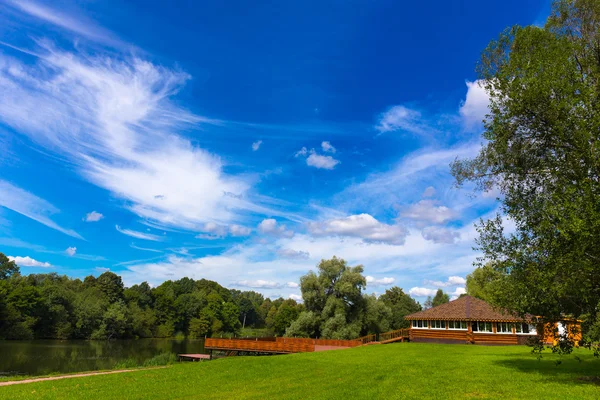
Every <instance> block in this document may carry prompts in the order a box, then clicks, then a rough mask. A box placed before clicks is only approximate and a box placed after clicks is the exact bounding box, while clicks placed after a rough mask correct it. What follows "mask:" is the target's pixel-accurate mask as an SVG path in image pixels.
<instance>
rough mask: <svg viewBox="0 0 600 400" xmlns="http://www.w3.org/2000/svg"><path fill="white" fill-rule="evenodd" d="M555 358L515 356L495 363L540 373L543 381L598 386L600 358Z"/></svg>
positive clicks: (599, 383)
mask: <svg viewBox="0 0 600 400" xmlns="http://www.w3.org/2000/svg"><path fill="white" fill-rule="evenodd" d="M560 361H561V362H560V363H558V364H557V363H556V361H555V360H548V359H541V360H538V359H535V358H529V359H527V358H515V359H510V360H498V361H495V362H494V363H495V364H496V365H499V366H502V367H506V368H511V369H514V370H516V371H519V372H524V373H529V374H541V375H542V377H543V378H542V379H543V380H544V381H551V382H558V383H562V384H569V385H589V384H592V385H598V386H600V360H585V361H581V362H579V361H578V360H576V359H574V358H568V359H562V360H560Z"/></svg>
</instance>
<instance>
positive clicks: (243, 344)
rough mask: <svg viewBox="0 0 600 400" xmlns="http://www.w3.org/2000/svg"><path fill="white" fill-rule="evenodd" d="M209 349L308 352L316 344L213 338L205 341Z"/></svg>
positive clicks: (205, 346) (311, 350)
mask: <svg viewBox="0 0 600 400" xmlns="http://www.w3.org/2000/svg"><path fill="white" fill-rule="evenodd" d="M204 348H205V349H207V350H223V351H231V350H237V351H249V352H257V353H261V352H264V353H281V354H285V353H307V352H313V351H315V345H314V344H311V343H303V342H280V341H275V342H274V341H258V340H239V339H211V338H207V339H206V341H205V342H204Z"/></svg>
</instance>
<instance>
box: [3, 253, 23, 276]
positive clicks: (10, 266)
mask: <svg viewBox="0 0 600 400" xmlns="http://www.w3.org/2000/svg"><path fill="white" fill-rule="evenodd" d="M18 273H19V267H18V266H17V264H16V263H15V262H14V261H10V260H9V259H8V257H6V256H5V255H4V254H2V253H0V280H3V279H8V278H10V277H11V276H12V275H15V274H18Z"/></svg>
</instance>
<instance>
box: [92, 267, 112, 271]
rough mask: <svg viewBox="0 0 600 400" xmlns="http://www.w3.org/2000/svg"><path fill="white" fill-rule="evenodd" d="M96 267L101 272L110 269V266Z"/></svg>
mask: <svg viewBox="0 0 600 400" xmlns="http://www.w3.org/2000/svg"><path fill="white" fill-rule="evenodd" d="M94 269H95V270H96V271H99V272H108V271H110V268H105V267H96V268H94Z"/></svg>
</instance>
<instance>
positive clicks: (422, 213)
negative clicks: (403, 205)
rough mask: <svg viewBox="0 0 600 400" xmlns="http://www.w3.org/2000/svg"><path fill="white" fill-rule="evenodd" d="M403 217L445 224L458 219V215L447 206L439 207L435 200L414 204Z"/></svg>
mask: <svg viewBox="0 0 600 400" xmlns="http://www.w3.org/2000/svg"><path fill="white" fill-rule="evenodd" d="M401 215H402V216H403V217H406V218H410V219H414V220H417V221H424V222H429V223H433V224H443V223H444V222H447V221H450V220H452V219H454V218H456V217H457V213H456V212H455V211H453V210H451V209H449V208H448V207H446V206H438V205H437V202H436V201H434V200H421V201H419V202H418V203H415V204H412V205H411V206H409V207H408V208H407V209H406V210H404V211H403V212H402V213H401Z"/></svg>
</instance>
